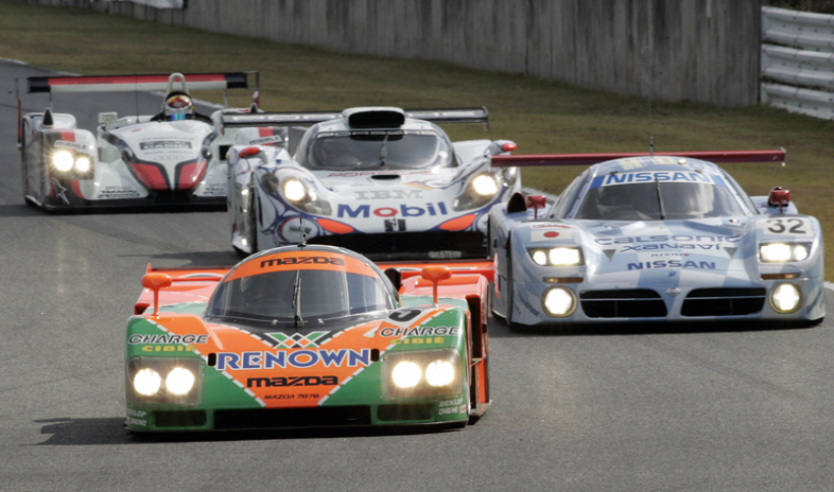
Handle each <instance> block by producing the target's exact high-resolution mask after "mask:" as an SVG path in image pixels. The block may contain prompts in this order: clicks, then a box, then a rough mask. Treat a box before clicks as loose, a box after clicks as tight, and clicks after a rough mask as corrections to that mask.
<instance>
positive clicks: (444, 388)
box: [382, 349, 463, 400]
mask: <svg viewBox="0 0 834 492" xmlns="http://www.w3.org/2000/svg"><path fill="white" fill-rule="evenodd" d="M460 366H461V362H460V354H459V353H458V351H457V350H455V349H440V350H424V351H411V350H409V351H402V352H391V353H390V354H389V355H386V356H385V357H384V358H383V362H382V373H383V379H384V380H383V392H384V394H385V396H386V397H387V398H388V399H390V400H394V399H401V398H413V397H424V396H437V395H449V394H457V393H459V392H460V390H461V386H462V384H463V383H462V381H463V377H462V376H463V375H462V374H461V370H460Z"/></svg>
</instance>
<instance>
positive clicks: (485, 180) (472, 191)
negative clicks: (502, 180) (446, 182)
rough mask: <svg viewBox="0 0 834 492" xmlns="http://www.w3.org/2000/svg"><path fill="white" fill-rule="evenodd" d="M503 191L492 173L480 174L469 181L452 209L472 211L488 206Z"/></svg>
mask: <svg viewBox="0 0 834 492" xmlns="http://www.w3.org/2000/svg"><path fill="white" fill-rule="evenodd" d="M499 191H501V187H500V185H499V184H498V178H496V177H495V174H493V173H491V172H485V173H480V174H478V175H476V176H475V177H473V178H472V180H471V181H469V186H467V187H466V190H464V192H463V194H462V195H460V196H458V197H457V198H455V203H454V204H453V205H452V208H453V209H454V210H455V211H457V212H460V211H463V210H471V209H473V208H478V207H482V206H484V205H486V204H487V203H489V202H490V201H492V199H493V198H495V196H496V195H497V194H498V192H499Z"/></svg>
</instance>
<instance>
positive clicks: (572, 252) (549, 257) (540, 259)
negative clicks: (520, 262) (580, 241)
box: [527, 247, 585, 266]
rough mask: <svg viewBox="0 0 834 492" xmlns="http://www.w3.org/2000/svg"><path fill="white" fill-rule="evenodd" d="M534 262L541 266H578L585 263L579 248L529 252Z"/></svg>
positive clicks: (532, 250)
mask: <svg viewBox="0 0 834 492" xmlns="http://www.w3.org/2000/svg"><path fill="white" fill-rule="evenodd" d="M527 251H528V253H530V257H531V258H533V262H534V263H536V264H537V265H541V266H578V265H583V264H584V263H585V261H584V259H583V258H582V249H581V248H577V247H559V248H537V249H529V250H527Z"/></svg>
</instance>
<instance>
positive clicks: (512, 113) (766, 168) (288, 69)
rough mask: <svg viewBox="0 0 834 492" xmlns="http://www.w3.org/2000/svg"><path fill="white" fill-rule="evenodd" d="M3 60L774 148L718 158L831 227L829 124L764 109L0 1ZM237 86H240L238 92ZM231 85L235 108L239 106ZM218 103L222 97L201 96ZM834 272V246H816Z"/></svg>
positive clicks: (564, 179) (522, 133)
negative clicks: (773, 157)
mask: <svg viewBox="0 0 834 492" xmlns="http://www.w3.org/2000/svg"><path fill="white" fill-rule="evenodd" d="M0 57H4V58H13V59H18V60H22V61H25V62H27V63H30V64H33V65H37V66H43V67H50V68H53V69H57V70H66V71H71V72H77V73H83V74H118V73H128V74H133V73H168V72H172V71H181V72H213V71H239V70H259V71H260V73H261V94H262V96H261V102H262V106H263V108H264V109H266V110H274V111H293V110H316V109H342V108H345V107H349V106H359V105H390V106H402V107H460V106H486V107H487V108H488V109H489V111H490V129H489V132H487V133H485V132H484V131H483V130H482V129H481V128H480V127H478V126H477V125H460V126H455V125H449V126H447V131H448V132H449V134H450V136H451V137H452V139H453V140H460V139H472V138H490V139H499V138H506V139H510V140H514V141H515V142H517V143H518V149H519V150H518V153H559V152H617V151H622V152H639V151H647V150H648V141H649V136H650V135H653V136H654V142H655V149H656V150H658V151H673V150H743V149H767V148H778V147H784V148H786V149H787V150H788V165H787V166H786V167H781V166H779V165H778V164H731V165H726V166H725V168H726V169H727V170H728V171H729V172H730V173H731V174H732V175H733V176H734V177H735V178H736V179H737V180H738V181H739V182H740V183H741V184H742V186H744V187H745V189H746V190H747V191H748V193H750V194H751V195H764V194H767V192H768V190H770V188H771V187H773V186H776V185H781V186H784V187H786V188H788V189H790V190H791V194H792V196H793V198H794V201H795V203H796V204H797V206H798V207H799V209H800V211H802V212H803V213H808V214H812V215H814V216H816V217H817V218H818V219H819V220H820V222H821V223H822V226H823V230H824V231H825V232H826V233H828V231H831V230H832V226H834V208H832V207H831V206H829V205H828V204H829V202H830V200H831V198H830V196H831V194H832V190H834V171H832V169H831V166H832V160H834V138H832V135H834V122H831V121H823V120H819V119H816V118H811V117H806V116H801V115H794V114H790V113H787V112H785V111H782V110H777V109H774V108H770V107H764V106H756V107H750V108H742V109H728V108H716V107H712V106H707V105H701V104H691V103H685V102H684V103H678V104H661V103H657V102H655V103H652V107H651V117H650V111H649V104H648V103H647V102H646V101H644V100H641V99H638V98H634V97H626V96H619V95H615V94H610V93H604V92H597V91H590V90H584V89H578V88H576V87H571V86H568V85H565V84H560V83H556V82H552V81H547V80H543V79H539V78H536V77H529V76H524V75H512V74H501V73H492V72H483V71H477V70H470V69H466V68H461V67H457V66H454V65H451V64H448V63H440V62H429V61H421V60H398V59H390V58H380V57H372V56H356V55H345V54H339V53H333V52H328V51H323V50H320V49H316V48H311V47H305V46H296V45H283V44H276V43H272V42H269V41H266V40H263V39H252V38H246V37H238V36H230V35H221V34H214V33H209V32H205V31H199V30H195V29H190V28H186V27H179V26H167V25H161V24H155V23H151V22H143V21H138V20H135V19H133V18H128V17H120V16H112V15H106V14H100V13H96V12H92V11H87V10H76V9H65V8H54V7H36V6H29V5H26V4H23V3H19V2H12V1H9V0H0ZM235 92H240V91H235ZM247 97H248V95H247V96H244V95H236V96H235V97H233V98H231V100H230V103H231V104H232V105H247V103H248V100H247V99H246V98H247ZM209 98H213V99H215V100H216V101H220V98H219V96H217V95H216V94H215V95H210V96H209ZM582 169H583V168H580V167H566V168H547V169H544V168H534V169H525V170H524V172H523V182H524V183H525V185H528V186H534V187H536V188H540V189H542V190H545V191H548V192H551V193H559V192H560V191H561V190H562V189H563V188H564V187H565V186H566V185H567V184H568V183H569V182H570V181H571V180H572V179H573V178H574V177H575V176H576V175H577V174H579V172H581V171H582ZM826 270H827V271H828V272H829V273H828V278H834V244H832V243H831V242H830V241H829V242H828V243H827V244H826Z"/></svg>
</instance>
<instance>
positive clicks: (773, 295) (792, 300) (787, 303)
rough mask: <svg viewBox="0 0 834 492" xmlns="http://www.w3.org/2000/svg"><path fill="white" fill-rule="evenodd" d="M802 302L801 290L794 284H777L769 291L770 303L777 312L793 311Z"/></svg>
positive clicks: (786, 312)
mask: <svg viewBox="0 0 834 492" xmlns="http://www.w3.org/2000/svg"><path fill="white" fill-rule="evenodd" d="M801 302H802V292H801V291H800V290H799V287H798V286H796V285H795V284H779V285H777V286H775V287H774V288H773V289H772V290H771V291H770V305H771V307H773V309H774V310H775V311H776V312H777V313H782V314H788V313H793V312H795V311H796V310H797V309H799V306H800V305H801Z"/></svg>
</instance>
